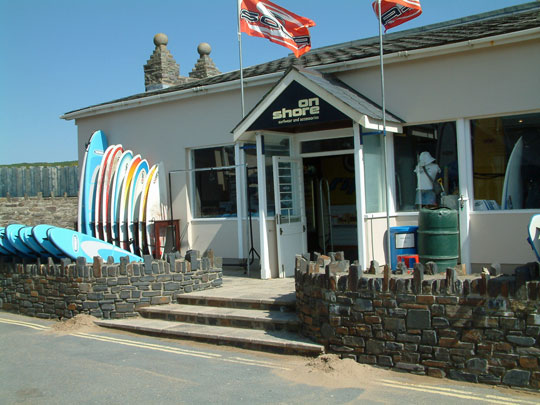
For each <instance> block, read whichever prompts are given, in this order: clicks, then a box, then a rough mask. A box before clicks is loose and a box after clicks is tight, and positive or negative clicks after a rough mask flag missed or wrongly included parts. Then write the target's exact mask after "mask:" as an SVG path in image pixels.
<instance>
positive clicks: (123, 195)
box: [118, 155, 142, 250]
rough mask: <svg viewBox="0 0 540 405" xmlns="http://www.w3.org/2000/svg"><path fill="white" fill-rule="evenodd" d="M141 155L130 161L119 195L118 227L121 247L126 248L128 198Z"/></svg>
mask: <svg viewBox="0 0 540 405" xmlns="http://www.w3.org/2000/svg"><path fill="white" fill-rule="evenodd" d="M141 160H142V159H141V155H136V156H135V157H134V158H133V159H132V160H131V162H130V165H129V168H128V170H127V173H126V176H125V178H124V182H123V183H122V190H120V196H119V199H120V201H119V210H118V225H119V226H118V229H119V233H120V247H121V248H122V249H125V250H129V238H128V222H127V221H128V217H127V213H128V203H129V201H128V199H129V190H130V187H131V182H132V181H133V176H134V175H135V171H136V170H137V165H138V164H139V162H140V161H141Z"/></svg>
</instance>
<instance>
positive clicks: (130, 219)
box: [127, 159, 148, 255]
mask: <svg viewBox="0 0 540 405" xmlns="http://www.w3.org/2000/svg"><path fill="white" fill-rule="evenodd" d="M147 173H148V162H147V161H146V159H143V160H141V161H140V162H139V164H138V165H137V168H136V169H135V174H134V175H133V180H132V182H131V185H130V188H129V195H128V210H127V224H128V239H129V242H130V245H129V250H130V251H131V252H133V253H135V254H137V255H140V254H141V252H140V244H139V206H140V202H141V194H142V191H143V189H144V186H145V183H146V176H147Z"/></svg>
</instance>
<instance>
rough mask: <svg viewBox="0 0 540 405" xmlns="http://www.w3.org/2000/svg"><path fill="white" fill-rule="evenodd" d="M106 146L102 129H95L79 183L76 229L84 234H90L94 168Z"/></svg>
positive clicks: (85, 156)
mask: <svg viewBox="0 0 540 405" xmlns="http://www.w3.org/2000/svg"><path fill="white" fill-rule="evenodd" d="M106 148H107V137H106V136H105V134H104V133H103V131H96V132H94V133H93V134H92V136H91V137H90V141H89V143H88V146H87V148H86V152H85V154H84V159H83V165H82V169H81V173H80V176H81V177H80V183H79V210H78V216H77V227H78V229H79V230H80V231H81V232H83V233H86V234H91V233H92V231H91V229H90V217H91V210H92V199H91V198H92V197H91V190H92V189H93V188H94V183H93V182H94V181H95V177H94V176H95V174H96V169H97V168H98V167H99V165H100V164H101V160H102V159H103V153H104V151H105V149H106Z"/></svg>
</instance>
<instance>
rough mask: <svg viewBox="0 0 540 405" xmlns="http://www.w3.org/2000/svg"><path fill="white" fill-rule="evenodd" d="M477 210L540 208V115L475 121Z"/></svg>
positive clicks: (473, 125)
mask: <svg viewBox="0 0 540 405" xmlns="http://www.w3.org/2000/svg"><path fill="white" fill-rule="evenodd" d="M471 134H472V149H473V181H474V199H475V204H474V206H475V210H492V209H528V208H540V161H539V160H538V157H539V156H540V113H536V114H525V115H514V116H507V117H495V118H485V119H478V120H472V121H471Z"/></svg>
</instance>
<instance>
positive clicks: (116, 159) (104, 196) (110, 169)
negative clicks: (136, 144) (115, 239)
mask: <svg viewBox="0 0 540 405" xmlns="http://www.w3.org/2000/svg"><path fill="white" fill-rule="evenodd" d="M123 151H124V148H123V147H122V145H115V147H114V149H113V150H112V151H111V155H110V156H109V162H108V165H107V168H106V169H105V175H104V176H103V187H102V192H101V200H102V203H101V222H102V232H103V240H106V241H107V242H111V240H112V238H111V232H110V222H109V221H110V211H111V207H110V205H111V191H112V181H113V176H114V173H116V169H117V168H118V164H119V163H120V157H121V156H122V152H123Z"/></svg>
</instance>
